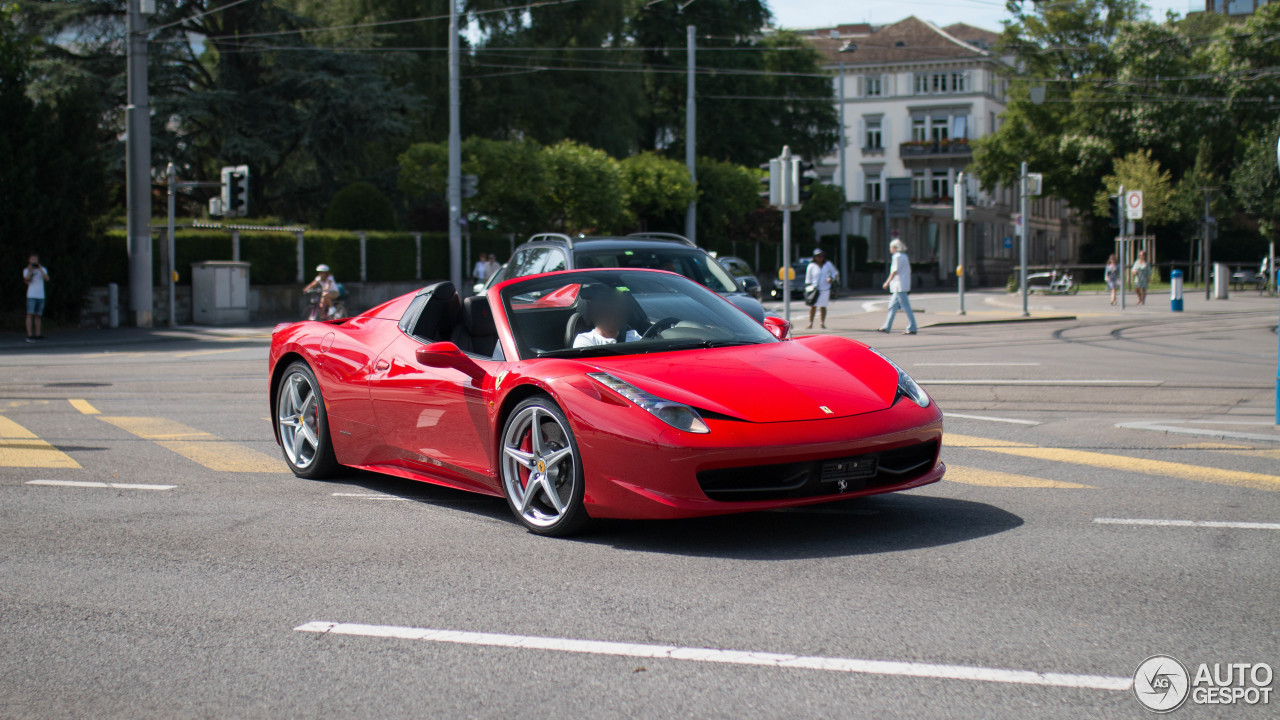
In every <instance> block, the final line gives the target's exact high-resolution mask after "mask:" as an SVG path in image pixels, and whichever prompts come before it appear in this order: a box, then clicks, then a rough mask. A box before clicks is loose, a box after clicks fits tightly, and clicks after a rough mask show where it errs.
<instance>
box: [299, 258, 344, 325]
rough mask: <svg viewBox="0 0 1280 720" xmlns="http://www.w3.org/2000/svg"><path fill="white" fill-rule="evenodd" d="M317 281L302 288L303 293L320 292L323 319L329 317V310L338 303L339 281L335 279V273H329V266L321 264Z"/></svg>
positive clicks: (317, 267) (317, 271) (317, 270)
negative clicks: (317, 290)
mask: <svg viewBox="0 0 1280 720" xmlns="http://www.w3.org/2000/svg"><path fill="white" fill-rule="evenodd" d="M316 273H317V275H316V279H315V280H312V281H311V283H310V284H308V285H307V286H306V287H304V288H302V292H307V291H310V290H315V289H317V288H319V290H320V315H321V317H326V318H327V317H329V310H330V308H332V307H333V303H334V302H335V301H337V299H338V295H339V289H338V281H337V280H335V279H334V278H333V273H332V272H330V271H329V266H328V265H325V264H324V263H321V264H319V265H317V266H316Z"/></svg>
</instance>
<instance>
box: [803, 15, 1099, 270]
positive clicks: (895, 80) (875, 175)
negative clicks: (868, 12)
mask: <svg viewBox="0 0 1280 720" xmlns="http://www.w3.org/2000/svg"><path fill="white" fill-rule="evenodd" d="M806 33H807V34H809V35H810V40H811V42H812V43H813V44H814V45H815V46H817V47H818V48H819V50H821V51H822V53H823V55H824V57H825V59H826V65H827V67H828V68H829V69H830V70H832V71H833V73H834V74H835V75H836V82H837V97H840V92H841V90H843V98H844V103H843V116H844V143H845V148H844V152H843V154H841V153H840V152H838V151H837V152H835V153H833V154H832V155H830V156H829V157H826V158H823V159H822V160H821V162H820V163H819V174H820V175H822V176H823V178H824V181H825V182H834V183H835V184H838V185H842V186H843V187H844V188H845V199H846V201H847V202H848V203H849V204H850V205H849V210H848V212H847V213H846V218H845V230H846V231H847V233H848V234H851V235H861V236H863V237H865V238H867V243H868V252H867V264H868V265H869V266H870V268H854V269H855V270H858V271H865V270H868V269H871V270H872V271H873V273H874V272H876V271H879V272H881V273H882V272H883V265H884V263H885V262H886V260H887V258H888V244H889V241H890V240H891V239H893V237H894V236H895V235H896V236H897V237H898V238H900V239H902V240H903V241H904V242H906V243H907V245H908V247H909V249H910V255H911V258H912V261H913V262H915V263H933V264H934V273H933V281H934V282H936V283H939V284H949V283H952V282H954V271H955V269H956V266H957V265H964V267H965V268H967V272H968V277H969V278H970V282H971V283H975V282H976V283H980V284H988V285H991V284H1004V282H1005V279H1006V277H1007V274H1008V272H1009V270H1010V268H1011V267H1012V265H1013V263H1014V262H1015V261H1016V258H1017V239H1016V225H1015V223H1016V221H1017V218H1016V212H1017V209H1016V208H1017V201H1018V198H1017V197H1016V193H1015V192H1014V191H1013V190H1012V189H1008V188H999V189H997V190H995V191H994V192H990V193H987V192H983V191H982V190H981V189H980V187H979V185H978V183H977V182H976V180H974V179H973V178H972V177H969V176H967V175H966V177H968V178H969V179H968V182H967V188H968V197H969V201H970V205H969V219H968V221H967V224H966V230H965V232H966V235H965V237H966V253H965V254H966V256H967V257H966V258H965V259H964V261H963V262H961V259H960V258H959V257H957V254H956V251H957V243H956V239H957V228H956V223H955V222H954V221H953V220H952V215H953V210H952V208H953V198H952V196H953V194H954V187H955V183H956V180H957V176H958V174H959V173H960V172H961V171H963V170H964V169H965V168H966V166H967V165H968V164H969V162H970V161H971V160H972V157H973V150H972V144H971V143H972V142H973V141H974V140H976V139H978V138H981V137H984V136H986V135H987V134H989V133H991V132H994V131H995V129H996V128H997V127H998V126H999V125H998V124H999V122H1000V116H1001V114H1002V113H1003V112H1004V108H1005V102H1006V97H1007V91H1008V79H1007V76H1006V74H1005V71H1006V69H1007V65H1006V64H1005V61H1004V60H1002V59H1001V58H999V57H997V56H996V55H995V54H994V52H993V51H992V50H991V48H992V47H994V45H995V42H996V40H997V35H996V34H995V33H993V32H990V31H987V30H982V29H980V28H975V27H971V26H968V25H964V24H957V25H951V26H948V27H946V28H940V27H937V26H935V25H933V24H931V23H928V22H925V21H923V20H919V19H917V18H915V17H909V18H907V19H905V20H902V21H900V22H897V23H894V24H892V25H885V26H881V27H872V26H869V25H842V26H839V27H835V28H825V29H820V30H812V31H806ZM841 86H843V87H841ZM837 109H839V106H837ZM842 157H843V162H842ZM1032 171H1033V172H1034V168H1032ZM891 181H893V182H898V183H909V186H910V195H911V204H910V210H909V214H908V216H907V217H894V218H891V219H890V220H889V224H888V227H887V228H886V224H885V212H886V208H885V206H886V202H885V201H886V199H887V197H888V187H889V185H890V183H891ZM1030 215H1031V219H1030V234H1029V236H1028V245H1029V248H1028V262H1029V263H1030V264H1032V265H1052V264H1068V263H1071V262H1074V261H1075V260H1076V258H1077V257H1078V248H1079V244H1080V241H1081V239H1080V233H1081V231H1080V227H1079V226H1078V224H1077V223H1075V222H1074V221H1073V217H1074V216H1073V215H1072V213H1070V212H1069V211H1068V208H1067V207H1066V206H1065V205H1064V204H1063V203H1062V202H1061V201H1059V200H1056V199H1054V198H1033V202H1032V203H1031V212H1030ZM837 232H838V225H836V224H824V225H823V226H820V227H819V228H818V233H819V236H820V237H822V236H829V235H832V234H835V233H837Z"/></svg>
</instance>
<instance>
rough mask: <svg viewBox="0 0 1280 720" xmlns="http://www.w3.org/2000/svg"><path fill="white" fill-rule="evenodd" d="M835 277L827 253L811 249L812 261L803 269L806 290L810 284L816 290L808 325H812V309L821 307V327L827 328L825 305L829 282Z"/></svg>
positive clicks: (829, 295)
mask: <svg viewBox="0 0 1280 720" xmlns="http://www.w3.org/2000/svg"><path fill="white" fill-rule="evenodd" d="M835 277H836V267H835V265H832V264H831V263H829V262H827V254H826V253H824V252H823V251H822V248H818V249H817V250H814V251H813V262H811V263H809V267H808V268H806V269H805V271H804V287H805V291H806V292H808V290H809V286H810V285H812V286H814V287H816V288H817V290H818V297H817V300H816V302H814V303H813V304H812V305H810V306H809V327H810V328H812V327H813V314H814V311H815V310H817V309H819V308H821V309H822V319H821V323H822V329H823V330H825V329H826V328H827V305H828V304H829V303H830V302H831V283H832V281H833V280H835Z"/></svg>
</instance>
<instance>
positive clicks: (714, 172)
mask: <svg viewBox="0 0 1280 720" xmlns="http://www.w3.org/2000/svg"><path fill="white" fill-rule="evenodd" d="M695 169H696V170H697V172H698V241H699V242H700V243H701V244H703V245H705V246H709V245H711V244H712V243H714V242H721V243H723V241H728V240H734V239H737V240H742V239H744V238H741V237H738V234H739V232H740V231H741V226H742V224H743V223H744V222H745V221H746V219H747V217H748V216H749V215H750V214H751V213H752V212H754V211H755V210H756V209H757V208H759V207H760V206H761V203H760V187H761V186H760V178H761V176H762V173H761V172H760V171H759V170H755V169H752V168H748V167H743V166H741V165H735V164H733V163H729V162H721V161H719V160H711V159H709V158H700V159H699V160H698V163H697V165H696V166H695Z"/></svg>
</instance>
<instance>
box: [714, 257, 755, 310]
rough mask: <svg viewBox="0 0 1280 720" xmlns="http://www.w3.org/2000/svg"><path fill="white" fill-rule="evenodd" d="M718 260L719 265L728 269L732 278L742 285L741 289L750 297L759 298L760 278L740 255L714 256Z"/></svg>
mask: <svg viewBox="0 0 1280 720" xmlns="http://www.w3.org/2000/svg"><path fill="white" fill-rule="evenodd" d="M716 260H718V261H720V265H721V266H722V267H723V268H724V269H725V270H728V271H729V274H730V275H732V276H733V279H734V280H737V281H738V284H739V285H741V286H742V289H743V290H746V291H747V294H748V295H750V296H751V297H753V298H755V299H757V300H759V299H760V296H761V294H762V293H761V290H760V279H759V278H757V277H756V273H755V271H754V270H752V269H751V265H750V264H748V263H747V261H746V260H743V259H742V258H740V257H734V256H732V255H729V256H727V257H720V258H716Z"/></svg>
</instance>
